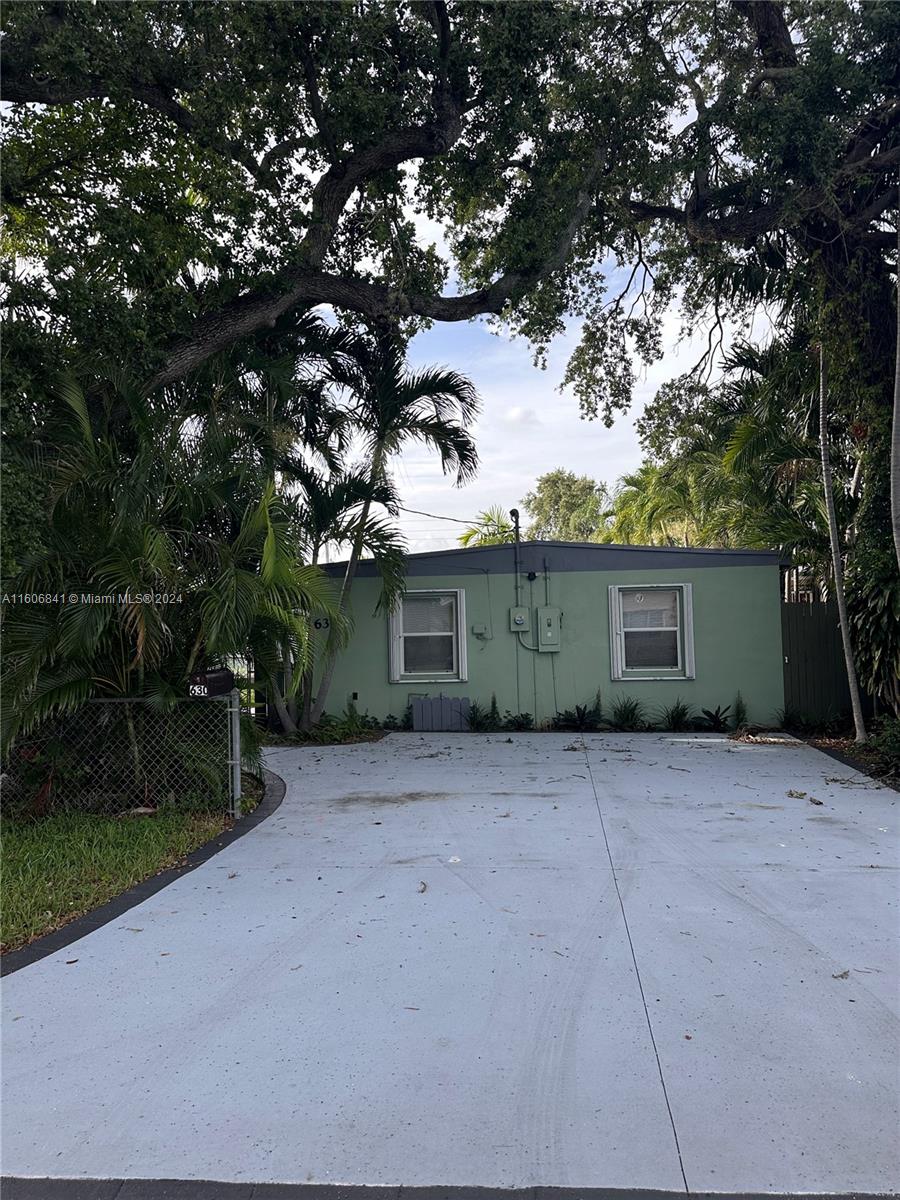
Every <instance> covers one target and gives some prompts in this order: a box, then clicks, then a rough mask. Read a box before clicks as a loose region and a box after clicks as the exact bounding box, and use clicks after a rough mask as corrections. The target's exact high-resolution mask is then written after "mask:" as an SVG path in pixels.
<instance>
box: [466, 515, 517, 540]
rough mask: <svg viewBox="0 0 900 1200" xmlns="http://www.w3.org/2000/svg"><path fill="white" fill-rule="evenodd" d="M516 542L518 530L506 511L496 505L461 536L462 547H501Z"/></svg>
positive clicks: (480, 516)
mask: <svg viewBox="0 0 900 1200" xmlns="http://www.w3.org/2000/svg"><path fill="white" fill-rule="evenodd" d="M515 540H516V529H515V526H514V525H513V523H512V521H511V520H510V517H509V514H508V513H507V511H506V509H504V508H501V507H500V506H499V505H495V506H494V507H493V508H486V509H485V510H484V512H480V513H479V514H478V516H477V517H476V518H475V524H474V525H473V526H471V528H469V529H467V530H466V531H465V533H463V534H461V535H460V538H459V544H460V545H461V546H501V545H506V544H507V543H509V542H514V541H515Z"/></svg>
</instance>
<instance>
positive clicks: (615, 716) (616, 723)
mask: <svg viewBox="0 0 900 1200" xmlns="http://www.w3.org/2000/svg"><path fill="white" fill-rule="evenodd" d="M609 723H610V726H611V727H612V728H613V729H617V730H621V731H622V732H625V733H639V732H641V730H644V729H646V728H647V718H646V716H645V709H644V704H643V702H642V701H641V700H636V699H635V698H634V697H633V696H617V697H616V698H615V700H613V702H612V710H611V713H610V719H609Z"/></svg>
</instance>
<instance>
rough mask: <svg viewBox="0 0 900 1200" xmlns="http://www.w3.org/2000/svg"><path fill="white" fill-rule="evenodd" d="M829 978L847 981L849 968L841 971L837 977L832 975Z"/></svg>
mask: <svg viewBox="0 0 900 1200" xmlns="http://www.w3.org/2000/svg"><path fill="white" fill-rule="evenodd" d="M831 978H832V979H849V978H850V968H849V967H848V968H847V970H846V971H841V973H840V974H839V975H832V977H831Z"/></svg>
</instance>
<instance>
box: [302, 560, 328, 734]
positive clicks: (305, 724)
mask: <svg viewBox="0 0 900 1200" xmlns="http://www.w3.org/2000/svg"><path fill="white" fill-rule="evenodd" d="M326 561H327V560H326ZM318 563H319V544H318V542H315V541H314V542H313V545H312V555H311V556H310V566H313V567H315V566H318ZM306 661H307V665H306V668H305V670H304V672H303V678H302V680H301V682H300V728H301V729H302V730H304V731H305V732H307V733H308V732H309V730H310V729H312V702H313V701H312V694H313V683H314V681H315V656H314V653H313V643H312V641H310V643H309V644H308V646H307V660H306Z"/></svg>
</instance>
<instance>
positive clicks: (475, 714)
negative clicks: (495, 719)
mask: <svg viewBox="0 0 900 1200" xmlns="http://www.w3.org/2000/svg"><path fill="white" fill-rule="evenodd" d="M489 717H490V710H489V709H487V708H485V707H484V705H483V704H479V703H478V701H477V700H473V701H472V703H471V704H470V705H469V715H468V717H467V718H466V720H467V722H468V726H469V732H470V733H486V732H487V729H488V720H489Z"/></svg>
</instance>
